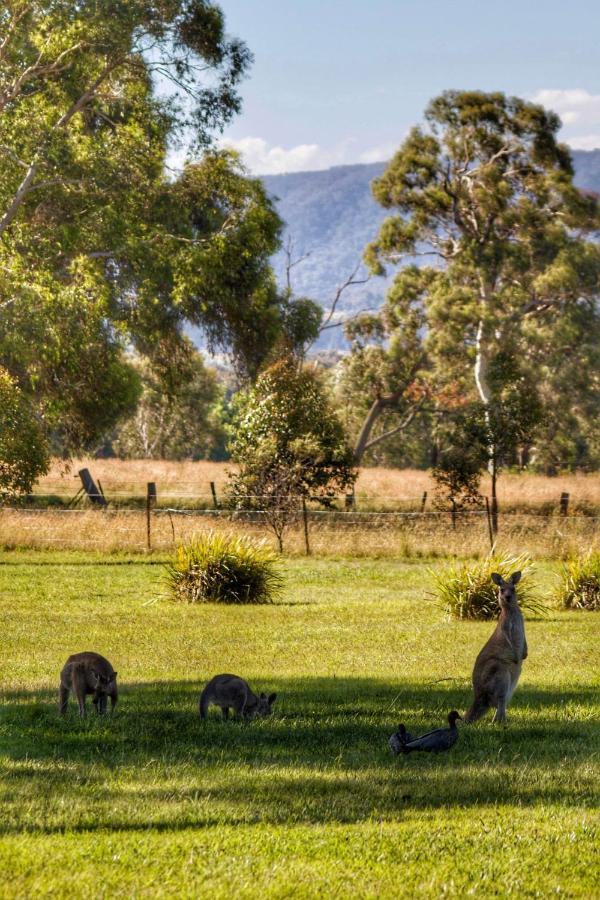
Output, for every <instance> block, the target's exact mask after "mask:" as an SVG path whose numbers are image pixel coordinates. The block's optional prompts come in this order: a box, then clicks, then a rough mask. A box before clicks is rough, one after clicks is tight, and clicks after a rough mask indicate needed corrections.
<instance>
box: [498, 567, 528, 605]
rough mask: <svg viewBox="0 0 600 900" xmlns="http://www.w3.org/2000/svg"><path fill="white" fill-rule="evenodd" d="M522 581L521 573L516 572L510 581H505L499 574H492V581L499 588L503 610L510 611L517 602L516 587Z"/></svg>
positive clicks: (499, 597)
mask: <svg viewBox="0 0 600 900" xmlns="http://www.w3.org/2000/svg"><path fill="white" fill-rule="evenodd" d="M520 579H521V573H520V572H514V573H513V574H512V575H511V576H510V578H509V579H508V581H505V580H504V578H503V577H502V575H499V574H498V572H493V573H492V581H493V582H494V584H496V585H497V586H498V599H499V601H500V606H501V607H502V608H503V609H510V608H511V606H514V605H515V604H516V602H517V592H516V591H515V587H516V586H517V584H518V583H519V581H520Z"/></svg>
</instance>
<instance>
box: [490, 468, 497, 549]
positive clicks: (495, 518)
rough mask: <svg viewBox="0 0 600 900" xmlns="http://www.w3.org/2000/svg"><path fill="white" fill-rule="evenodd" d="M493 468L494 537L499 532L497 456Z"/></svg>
mask: <svg viewBox="0 0 600 900" xmlns="http://www.w3.org/2000/svg"><path fill="white" fill-rule="evenodd" d="M491 466H492V470H491V476H492V531H493V533H494V537H495V536H496V535H497V534H498V494H497V493H496V482H497V480H498V469H497V467H496V460H495V458H493V459H492V462H491Z"/></svg>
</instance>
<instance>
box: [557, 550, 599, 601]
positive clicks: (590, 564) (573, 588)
mask: <svg viewBox="0 0 600 900" xmlns="http://www.w3.org/2000/svg"><path fill="white" fill-rule="evenodd" d="M559 578H560V587H559V590H558V596H557V600H558V602H559V603H560V604H561V605H562V606H564V607H566V608H567V609H586V610H590V611H591V610H600V553H597V552H596V553H587V554H586V555H585V556H578V557H575V558H574V559H570V560H567V562H566V563H565V564H564V565H563V567H562V569H561V572H560V576H559Z"/></svg>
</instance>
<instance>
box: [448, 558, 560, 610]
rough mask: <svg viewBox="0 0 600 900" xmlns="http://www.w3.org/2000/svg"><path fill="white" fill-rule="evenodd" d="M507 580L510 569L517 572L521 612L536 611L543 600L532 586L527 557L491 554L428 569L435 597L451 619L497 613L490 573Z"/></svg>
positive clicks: (495, 588)
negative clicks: (519, 573) (519, 578)
mask: <svg viewBox="0 0 600 900" xmlns="http://www.w3.org/2000/svg"><path fill="white" fill-rule="evenodd" d="M493 572H498V573H499V574H500V575H502V577H503V578H504V579H505V580H506V581H507V580H508V579H509V577H510V576H511V575H512V573H513V572H521V580H520V581H519V584H518V586H517V596H518V598H519V605H520V607H521V609H522V610H523V611H524V612H530V613H534V614H540V613H543V612H544V611H545V607H544V605H543V603H541V602H540V599H539V596H538V594H537V593H536V591H535V588H534V586H533V577H532V576H533V572H534V567H533V566H532V564H531V560H530V558H529V557H528V556H526V555H524V554H521V555H520V556H510V555H508V554H504V555H494V556H488V557H486V558H485V559H482V560H481V561H480V562H476V563H471V564H467V563H459V564H456V563H453V564H450V565H446V566H442V567H441V568H438V569H437V570H434V571H432V577H433V580H434V582H435V586H436V597H437V599H438V600H439V601H440V602H441V604H442V606H443V608H444V610H445V611H446V612H447V613H448V615H450V616H452V617H453V618H455V619H481V620H484V621H485V620H488V619H496V618H498V615H499V613H500V604H499V603H498V588H497V587H496V585H495V584H494V583H493V581H492V573H493Z"/></svg>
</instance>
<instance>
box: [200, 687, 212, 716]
mask: <svg viewBox="0 0 600 900" xmlns="http://www.w3.org/2000/svg"><path fill="white" fill-rule="evenodd" d="M209 702H210V701H209V696H208V691H207V690H206V688H204V690H203V691H202V693H201V694H200V702H199V703H198V713H199V715H200V718H201V719H206V717H207V716H208V705H209Z"/></svg>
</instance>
